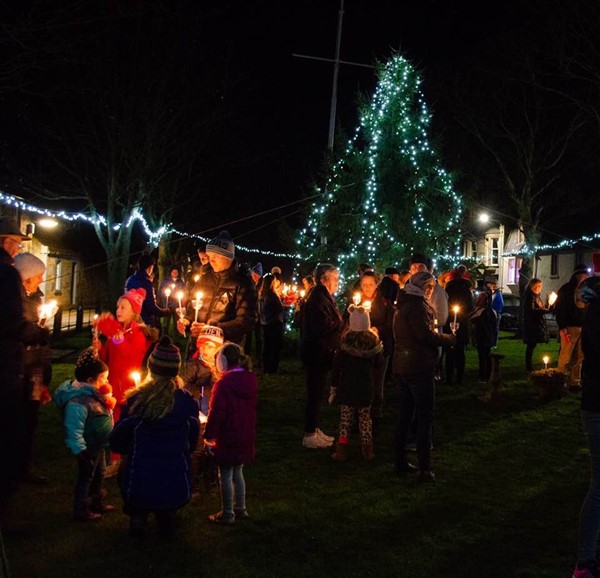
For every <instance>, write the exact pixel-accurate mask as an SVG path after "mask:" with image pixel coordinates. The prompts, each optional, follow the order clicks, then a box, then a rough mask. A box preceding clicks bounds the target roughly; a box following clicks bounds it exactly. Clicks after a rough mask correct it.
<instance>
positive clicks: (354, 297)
mask: <svg viewBox="0 0 600 578" xmlns="http://www.w3.org/2000/svg"><path fill="white" fill-rule="evenodd" d="M361 299H362V295H361V294H360V293H355V294H354V295H352V301H354V305H356V306H357V307H358V306H359V305H360V300H361Z"/></svg>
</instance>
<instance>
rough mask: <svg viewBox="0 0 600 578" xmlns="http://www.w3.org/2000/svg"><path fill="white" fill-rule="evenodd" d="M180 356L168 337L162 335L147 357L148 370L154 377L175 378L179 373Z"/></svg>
mask: <svg viewBox="0 0 600 578" xmlns="http://www.w3.org/2000/svg"><path fill="white" fill-rule="evenodd" d="M180 365H181V354H180V353H179V348H178V347H176V346H175V345H173V342H172V341H171V338H170V337H169V336H168V335H163V337H161V339H160V341H159V342H158V343H157V344H156V347H155V348H154V351H152V353H151V354H150V357H148V369H149V370H150V373H153V374H154V375H164V376H166V377H175V376H176V375H177V374H178V373H179V366H180Z"/></svg>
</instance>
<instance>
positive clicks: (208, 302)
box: [177, 231, 257, 359]
mask: <svg viewBox="0 0 600 578" xmlns="http://www.w3.org/2000/svg"><path fill="white" fill-rule="evenodd" d="M206 254H207V255H208V258H209V261H210V265H211V268H210V269H209V270H207V271H206V273H205V274H204V275H203V276H202V277H201V278H200V280H199V281H198V282H197V283H196V284H195V285H194V287H193V289H192V295H194V296H195V295H196V294H197V293H202V296H201V301H202V305H201V307H200V309H199V311H198V321H197V322H196V321H195V318H196V311H195V309H194V307H193V304H192V303H188V306H187V314H186V317H185V320H181V319H180V320H179V321H178V322H177V329H178V330H179V332H180V333H182V334H185V329H186V327H187V326H188V325H190V334H191V340H190V343H189V348H188V359H189V355H191V354H192V353H193V352H194V351H195V349H196V339H197V338H198V335H199V334H200V328H201V327H202V326H203V325H205V324H208V325H215V326H216V327H220V328H221V329H222V330H223V335H224V338H225V341H232V342H234V343H237V344H238V345H241V346H242V347H243V346H244V342H245V337H246V334H247V333H248V332H249V331H250V330H251V329H252V328H253V327H254V326H255V325H256V322H257V295H256V287H255V285H254V283H253V282H252V279H251V277H250V274H249V272H248V271H246V270H244V269H241V268H240V267H239V265H238V263H237V261H236V259H235V245H234V243H233V239H232V238H231V237H230V235H229V233H228V232H227V231H221V232H220V233H219V235H218V236H217V237H215V238H214V239H213V240H212V241H210V242H209V243H208V244H207V245H206Z"/></svg>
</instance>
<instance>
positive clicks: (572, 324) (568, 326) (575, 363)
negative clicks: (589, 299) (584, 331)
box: [554, 265, 589, 387]
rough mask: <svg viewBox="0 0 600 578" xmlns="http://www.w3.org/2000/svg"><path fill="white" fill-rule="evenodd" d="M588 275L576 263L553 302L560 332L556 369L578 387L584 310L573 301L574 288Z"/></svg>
mask: <svg viewBox="0 0 600 578" xmlns="http://www.w3.org/2000/svg"><path fill="white" fill-rule="evenodd" d="M588 277H589V274H588V270H587V267H586V266H585V265H577V266H576V267H575V270H574V271H573V274H572V275H571V278H570V279H569V282H568V283H565V284H564V285H563V286H562V287H561V288H560V289H559V290H558V296H557V298H556V302H555V303H554V315H555V316H556V323H557V324H558V329H559V333H560V353H559V355H558V369H559V370H560V371H562V372H563V373H564V374H565V380H566V383H567V385H568V386H569V387H579V386H580V383H581V363H582V361H583V353H582V351H581V324H582V323H583V312H584V310H583V309H582V308H581V307H578V306H577V303H576V302H575V290H576V289H577V286H578V285H579V284H580V283H581V282H582V281H583V280H584V279H587V278H588Z"/></svg>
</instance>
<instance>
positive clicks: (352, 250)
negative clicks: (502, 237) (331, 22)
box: [297, 55, 462, 275]
mask: <svg viewBox="0 0 600 578" xmlns="http://www.w3.org/2000/svg"><path fill="white" fill-rule="evenodd" d="M378 76H379V82H378V84H377V87H376V90H375V94H374V96H373V98H372V100H371V102H369V103H367V104H365V105H364V106H362V107H361V114H360V124H359V126H358V128H357V129H356V132H355V134H354V136H353V138H351V139H350V141H349V142H348V145H347V146H346V149H345V151H344V153H343V155H342V157H341V158H340V159H339V160H338V161H337V162H335V164H334V165H333V166H332V168H331V172H330V176H329V178H328V179H327V182H326V185H325V187H323V188H321V189H320V190H319V189H318V190H319V192H321V193H322V197H321V199H320V200H319V201H318V202H315V203H313V205H312V208H311V213H310V216H309V218H308V223H307V226H306V227H305V228H304V229H302V230H301V231H300V234H299V237H298V239H297V243H298V246H299V249H300V250H301V251H302V252H303V254H304V256H305V257H306V258H307V260H309V261H312V262H315V261H319V260H330V261H334V262H336V263H337V264H339V266H340V269H341V271H342V273H344V274H346V275H352V273H353V271H354V270H355V269H356V265H357V264H358V263H361V262H368V263H372V264H375V265H377V266H378V268H379V270H381V269H380V268H381V267H386V266H394V265H400V264H401V262H402V261H403V260H404V259H406V258H408V257H409V256H410V254H411V253H413V252H414V251H420V252H424V253H426V254H428V255H431V256H432V257H434V258H435V257H439V256H442V255H449V254H454V255H457V256H458V251H459V245H460V240H459V234H458V223H459V221H460V218H461V212H462V203H461V198H460V196H459V195H458V194H457V193H456V191H455V190H454V187H453V183H452V179H451V177H450V175H449V174H448V173H447V172H446V171H445V170H444V169H443V168H442V166H441V164H440V162H439V159H438V156H437V154H436V152H435V151H434V150H433V148H432V146H431V143H430V141H429V136H428V131H429V125H430V121H431V115H430V113H429V111H428V109H427V106H426V104H425V100H424V98H423V95H422V93H421V91H420V88H419V87H420V84H421V79H420V78H419V75H418V74H417V72H416V71H415V69H414V67H413V66H412V65H411V64H410V63H409V62H408V61H407V60H406V59H405V58H403V57H402V56H399V55H398V56H394V57H393V58H392V59H391V60H390V61H389V62H387V63H386V64H385V65H382V66H381V67H380V68H379V71H378Z"/></svg>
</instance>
